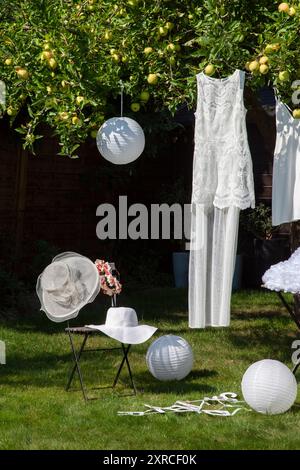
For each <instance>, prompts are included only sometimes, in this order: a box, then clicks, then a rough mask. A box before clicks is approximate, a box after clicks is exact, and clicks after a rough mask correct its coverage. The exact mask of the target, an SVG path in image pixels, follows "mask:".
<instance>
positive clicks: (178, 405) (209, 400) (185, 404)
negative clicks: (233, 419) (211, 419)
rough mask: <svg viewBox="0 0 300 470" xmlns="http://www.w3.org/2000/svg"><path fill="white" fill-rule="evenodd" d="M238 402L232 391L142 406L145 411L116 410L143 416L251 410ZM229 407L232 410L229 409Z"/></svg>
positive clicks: (224, 413) (225, 413) (216, 414)
mask: <svg viewBox="0 0 300 470" xmlns="http://www.w3.org/2000/svg"><path fill="white" fill-rule="evenodd" d="M240 403H245V402H244V401H243V400H238V399H237V394H236V393H233V392H224V393H221V394H220V395H218V396H217V395H215V396H213V397H204V398H202V400H192V401H179V400H178V401H176V402H175V403H174V405H172V406H165V407H160V406H153V405H147V404H145V405H144V406H145V407H146V408H147V409H146V411H118V415H119V416H145V415H149V414H165V413H168V412H173V413H190V412H193V413H198V414H207V415H209V416H224V417H227V416H234V415H235V414H236V413H238V412H239V411H241V410H246V411H251V410H250V409H249V408H246V407H245V406H241V405H240ZM216 405H217V406H219V408H218V409H206V408H205V407H210V406H216ZM228 408H231V409H232V410H229V409H228Z"/></svg>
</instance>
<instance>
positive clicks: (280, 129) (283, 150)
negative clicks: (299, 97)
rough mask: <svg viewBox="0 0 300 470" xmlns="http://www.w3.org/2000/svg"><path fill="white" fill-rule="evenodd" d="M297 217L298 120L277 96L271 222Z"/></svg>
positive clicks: (299, 180)
mask: <svg viewBox="0 0 300 470" xmlns="http://www.w3.org/2000/svg"><path fill="white" fill-rule="evenodd" d="M299 219H300V121H299V120H298V119H294V117H293V116H292V114H291V113H290V112H289V110H288V109H287V107H286V106H285V105H284V103H282V102H281V101H280V100H279V99H277V100H276V145H275V151H274V164H273V187H272V224H273V225H280V224H283V223H288V222H293V221H295V220H299Z"/></svg>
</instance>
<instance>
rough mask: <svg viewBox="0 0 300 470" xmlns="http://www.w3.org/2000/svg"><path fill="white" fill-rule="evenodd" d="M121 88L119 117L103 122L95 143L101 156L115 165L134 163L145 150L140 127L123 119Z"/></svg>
mask: <svg viewBox="0 0 300 470" xmlns="http://www.w3.org/2000/svg"><path fill="white" fill-rule="evenodd" d="M120 86H121V116H120V117H113V118H111V119H108V120H107V121H105V122H104V123H103V124H102V126H101V127H100V129H99V131H98V133H97V137H96V141H97V147H98V150H99V152H100V153H101V155H102V156H103V157H104V158H105V159H106V160H108V161H109V162H111V163H114V164H115V165H126V164H127V163H132V162H134V161H135V160H136V159H137V158H139V156H140V155H141V154H142V153H143V150H144V148H145V134H144V131H143V129H142V128H141V126H140V125H139V124H138V123H137V122H136V121H135V120H134V119H131V118H129V117H123V89H124V85H123V83H122V82H120Z"/></svg>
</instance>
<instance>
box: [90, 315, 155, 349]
mask: <svg viewBox="0 0 300 470" xmlns="http://www.w3.org/2000/svg"><path fill="white" fill-rule="evenodd" d="M86 326H87V327H89V328H93V329H95V330H99V331H102V333H104V334H106V335H107V336H110V337H111V338H113V339H116V340H117V341H120V342H121V343H124V344H140V343H144V342H145V341H148V339H149V338H151V336H152V335H153V334H154V333H155V332H156V330H157V328H155V327H154V326H149V325H139V324H138V318H137V314H136V311H135V310H134V309H133V308H129V307H111V308H109V309H108V311H107V314H106V321H105V324H104V325H86Z"/></svg>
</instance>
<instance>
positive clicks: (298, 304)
mask: <svg viewBox="0 0 300 470" xmlns="http://www.w3.org/2000/svg"><path fill="white" fill-rule="evenodd" d="M299 247H300V221H297V222H293V223H292V224H291V251H292V253H294V251H295V250H297V248H299ZM294 312H295V317H296V319H297V321H298V322H300V295H299V294H295V295H294Z"/></svg>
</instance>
